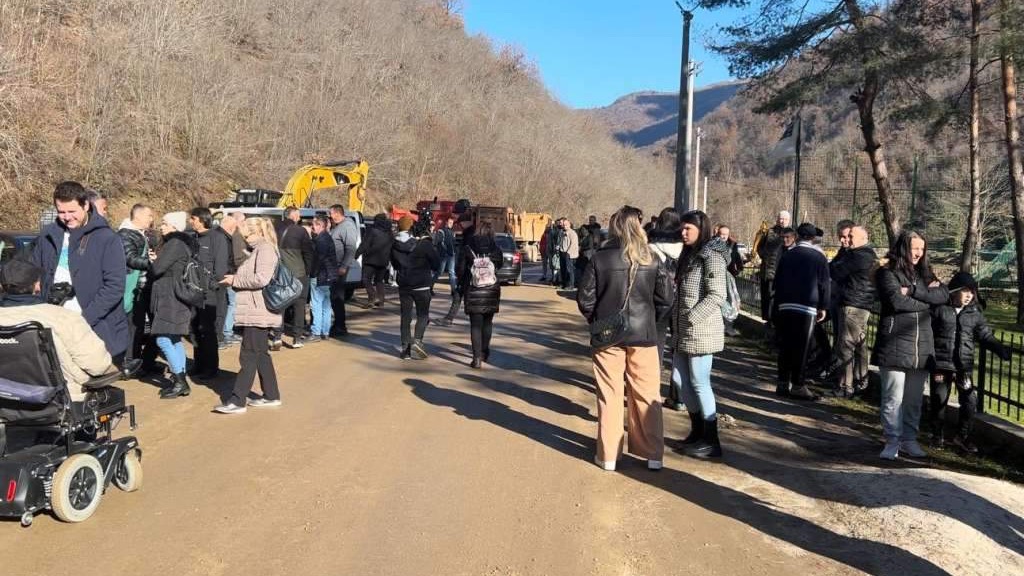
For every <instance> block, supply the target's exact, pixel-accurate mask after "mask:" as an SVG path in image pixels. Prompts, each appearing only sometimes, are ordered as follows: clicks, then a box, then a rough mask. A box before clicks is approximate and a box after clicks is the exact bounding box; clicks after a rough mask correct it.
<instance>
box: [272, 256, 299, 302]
mask: <svg viewBox="0 0 1024 576" xmlns="http://www.w3.org/2000/svg"><path fill="white" fill-rule="evenodd" d="M301 295H302V280H299V279H298V278H296V277H295V276H294V275H293V274H292V273H291V271H290V270H288V268H287V267H286V266H284V265H283V264H281V263H280V262H278V264H277V269H275V270H274V277H273V278H271V279H270V283H269V284H267V285H266V286H264V287H263V301H264V302H265V303H266V304H267V310H269V311H271V312H281V311H283V310H284V309H285V308H287V307H289V306H291V305H292V303H294V302H295V301H296V300H298V298H299V296H301Z"/></svg>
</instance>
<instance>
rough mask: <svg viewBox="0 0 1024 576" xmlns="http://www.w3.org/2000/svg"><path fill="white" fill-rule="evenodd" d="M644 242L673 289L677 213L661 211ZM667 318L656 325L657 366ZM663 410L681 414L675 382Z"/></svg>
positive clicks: (679, 243) (679, 236) (679, 247)
mask: <svg viewBox="0 0 1024 576" xmlns="http://www.w3.org/2000/svg"><path fill="white" fill-rule="evenodd" d="M647 242H648V245H649V246H650V248H651V252H652V253H653V254H654V255H655V256H656V257H657V258H658V260H659V261H660V262H661V265H662V266H663V267H664V268H665V272H667V273H668V277H669V279H670V280H671V281H672V284H673V285H675V280H676V269H677V268H678V265H679V257H680V256H681V255H682V253H683V220H682V217H681V215H680V214H679V211H678V210H676V209H675V208H671V207H669V208H665V209H664V210H662V211H661V213H660V214H658V216H657V219H656V220H655V221H654V222H653V226H651V228H650V230H649V231H648V232H647ZM669 318H671V314H670V315H669V316H667V317H665V318H663V319H662V320H660V321H659V322H658V366H662V365H663V362H664V356H665V339H666V336H668V330H669V326H670V325H671V323H670V322H669ZM665 407H666V408H670V409H672V410H681V409H682V407H683V397H682V395H681V394H680V392H679V386H677V385H676V384H675V382H670V383H669V387H668V398H666V399H665Z"/></svg>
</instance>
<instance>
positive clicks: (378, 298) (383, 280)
mask: <svg viewBox="0 0 1024 576" xmlns="http://www.w3.org/2000/svg"><path fill="white" fill-rule="evenodd" d="M387 283H388V267H387V266H373V265H372V264H363V288H366V301H367V302H369V303H370V304H373V303H374V302H384V287H385V286H386V285H387Z"/></svg>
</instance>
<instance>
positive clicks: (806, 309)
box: [772, 223, 831, 400]
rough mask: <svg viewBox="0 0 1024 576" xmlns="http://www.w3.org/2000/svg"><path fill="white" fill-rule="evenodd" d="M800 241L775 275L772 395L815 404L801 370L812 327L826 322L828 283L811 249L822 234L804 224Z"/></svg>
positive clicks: (825, 267) (825, 265) (820, 256)
mask: <svg viewBox="0 0 1024 576" xmlns="http://www.w3.org/2000/svg"><path fill="white" fill-rule="evenodd" d="M796 233H797V236H798V237H799V241H798V242H797V245H796V246H794V247H793V248H792V249H790V250H787V251H786V252H785V253H784V254H782V256H781V257H780V258H779V263H778V270H777V273H776V274H775V285H774V293H775V303H774V308H775V309H774V310H773V311H772V318H773V319H775V326H776V329H777V330H778V336H779V338H778V342H779V358H778V367H779V379H778V384H777V385H776V387H775V393H776V394H778V395H779V396H788V397H791V398H796V399H798V400H816V399H817V396H816V395H815V394H814V392H811V390H810V389H809V388H808V387H807V384H806V382H805V380H804V370H805V368H806V367H807V366H806V365H807V354H808V351H809V350H810V345H811V338H812V336H813V333H814V325H815V324H816V323H817V322H822V321H823V320H825V316H826V313H827V311H828V305H829V289H830V285H831V281H830V279H829V275H828V260H827V259H826V258H825V255H824V254H822V253H821V250H819V249H818V248H817V247H816V246H815V245H814V238H815V237H816V236H818V235H819V234H820V233H821V231H820V230H819V229H818V228H816V227H815V226H814V225H813V224H808V223H803V224H801V225H800V227H799V228H797V230H796Z"/></svg>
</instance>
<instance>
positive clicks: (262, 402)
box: [245, 398, 281, 408]
mask: <svg viewBox="0 0 1024 576" xmlns="http://www.w3.org/2000/svg"><path fill="white" fill-rule="evenodd" d="M245 403H246V404H247V405H249V406H252V407H253V408H274V407H277V406H280V405H281V401H280V400H267V399H266V398H246V399H245Z"/></svg>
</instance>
